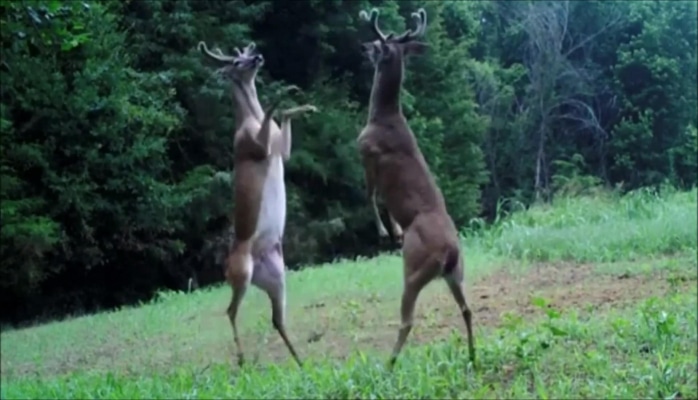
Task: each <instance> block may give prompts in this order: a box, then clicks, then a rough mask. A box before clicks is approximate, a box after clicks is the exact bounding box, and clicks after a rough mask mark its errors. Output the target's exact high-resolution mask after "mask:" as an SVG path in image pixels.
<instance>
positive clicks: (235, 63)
mask: <svg viewBox="0 0 698 400" xmlns="http://www.w3.org/2000/svg"><path fill="white" fill-rule="evenodd" d="M239 66H240V60H235V61H233V67H236V68H237V67H239Z"/></svg>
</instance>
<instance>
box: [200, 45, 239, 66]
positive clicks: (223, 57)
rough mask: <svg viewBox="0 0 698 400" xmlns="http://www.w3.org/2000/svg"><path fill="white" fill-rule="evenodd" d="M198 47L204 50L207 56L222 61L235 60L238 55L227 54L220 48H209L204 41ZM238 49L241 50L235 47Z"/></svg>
mask: <svg viewBox="0 0 698 400" xmlns="http://www.w3.org/2000/svg"><path fill="white" fill-rule="evenodd" d="M196 48H197V49H198V50H199V51H201V50H203V51H204V53H206V55H207V56H209V57H211V58H213V59H214V60H218V61H221V62H231V61H235V59H236V58H237V57H235V56H226V55H225V54H223V52H222V51H221V50H220V49H214V50H213V51H211V50H209V49H208V46H206V43H204V42H203V41H201V42H199V44H198V45H197V46H196ZM235 50H236V51H238V52H239V50H237V49H235Z"/></svg>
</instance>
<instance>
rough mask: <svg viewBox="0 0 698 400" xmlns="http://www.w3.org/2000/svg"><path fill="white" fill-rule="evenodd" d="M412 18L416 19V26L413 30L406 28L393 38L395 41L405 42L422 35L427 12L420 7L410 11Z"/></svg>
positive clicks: (425, 25) (425, 28)
mask: <svg viewBox="0 0 698 400" xmlns="http://www.w3.org/2000/svg"><path fill="white" fill-rule="evenodd" d="M412 18H414V19H416V20H417V27H416V28H415V29H414V30H411V29H408V30H407V31H406V32H405V33H403V34H402V35H400V36H398V37H397V38H395V41H397V42H400V43H405V42H409V41H411V40H415V39H417V38H419V37H421V36H423V35H424V32H425V31H426V30H427V12H426V11H425V10H424V9H423V8H420V9H419V10H417V12H413V13H412Z"/></svg>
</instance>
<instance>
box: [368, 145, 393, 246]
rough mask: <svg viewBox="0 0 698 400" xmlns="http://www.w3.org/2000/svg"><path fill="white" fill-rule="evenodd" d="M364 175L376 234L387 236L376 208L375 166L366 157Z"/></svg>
mask: <svg viewBox="0 0 698 400" xmlns="http://www.w3.org/2000/svg"><path fill="white" fill-rule="evenodd" d="M364 175H365V178H366V194H367V196H368V198H369V201H370V202H371V208H372V209H373V216H374V219H375V221H376V229H378V236H380V237H387V236H388V230H387V229H385V225H383V221H381V214H380V211H379V210H378V199H377V197H378V196H377V193H376V173H375V168H374V167H373V165H372V163H371V161H370V160H368V159H364Z"/></svg>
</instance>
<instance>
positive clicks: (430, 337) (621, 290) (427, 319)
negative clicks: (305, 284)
mask: <svg viewBox="0 0 698 400" xmlns="http://www.w3.org/2000/svg"><path fill="white" fill-rule="evenodd" d="M696 275H697V274H696V273H695V272H690V271H686V272H683V275H682V276H680V278H679V279H673V280H672V279H671V278H670V276H669V273H667V272H663V271H656V272H654V273H648V274H645V273H643V274H636V275H631V274H627V273H623V274H616V275H612V274H601V273H598V272H597V271H595V268H594V265H585V264H581V265H580V264H573V263H554V264H537V265H534V266H532V267H530V268H529V269H527V270H526V271H525V272H523V273H511V272H508V271H505V270H499V271H497V272H494V273H492V274H489V275H487V276H485V277H483V278H482V279H480V280H478V281H476V282H473V283H472V284H468V285H467V289H468V291H467V294H466V295H467V297H468V302H469V304H470V307H471V308H472V309H473V312H474V325H475V326H474V327H475V334H476V335H478V334H481V333H482V332H483V329H487V328H496V327H498V326H500V325H501V324H502V323H503V321H504V319H503V316H504V315H505V314H506V313H512V314H516V315H522V316H524V317H525V318H526V319H527V320H529V321H531V320H536V319H538V318H544V317H545V312H544V310H541V309H540V308H539V307H537V306H535V305H533V304H532V299H533V298H535V297H542V298H545V299H546V300H547V301H548V303H549V307H550V308H554V309H556V310H559V311H562V312H563V313H564V310H571V309H576V310H577V311H578V312H579V313H580V314H582V315H583V314H585V313H589V312H603V311H604V310H608V309H610V308H622V307H625V306H627V305H629V304H632V303H635V302H637V301H642V300H644V299H647V298H649V297H652V296H658V297H659V296H663V295H666V294H667V293H670V292H672V291H689V290H695V287H696ZM319 309H320V310H322V309H323V308H322V307H320V308H319ZM360 314H361V315H359V316H355V317H354V318H355V320H357V321H358V322H357V323H355V324H352V325H354V326H353V327H344V331H339V330H338V329H339V326H338V325H336V324H335V327H334V328H332V325H331V324H330V327H331V328H330V329H332V330H331V331H328V332H327V333H326V334H325V335H324V336H323V338H322V339H321V340H319V341H315V342H314V343H313V344H311V345H309V346H308V349H304V350H306V352H307V353H318V354H323V355H331V356H336V357H339V358H342V357H344V356H346V355H347V353H348V351H347V350H348V349H360V350H362V351H371V350H375V351H380V352H388V351H390V349H391V348H392V345H393V343H394V341H395V339H396V336H397V330H398V327H399V325H400V321H399V317H398V315H399V298H396V299H387V298H386V299H382V300H381V299H378V300H375V299H374V301H373V302H372V304H366V305H365V307H363V308H362V310H361V312H360ZM415 314H416V315H415V326H414V328H413V330H412V333H411V335H410V338H409V340H408V343H410V344H411V345H419V344H427V343H433V342H435V341H438V340H443V339H445V338H447V337H448V336H449V335H450V334H451V333H452V331H453V330H458V331H460V332H461V333H462V334H463V335H465V325H464V323H463V320H462V318H461V316H460V313H459V311H458V309H457V307H456V305H455V302H454V301H453V299H452V297H451V295H450V293H449V291H448V290H447V289H446V287H445V285H444V284H443V283H441V282H433V283H432V284H431V285H430V286H429V287H428V288H427V289H426V290H425V291H424V293H423V294H422V295H421V296H420V298H419V301H418V304H417V310H416V313H415ZM320 319H322V316H320ZM335 321H336V319H335ZM352 328H353V329H352ZM347 332H355V333H354V334H353V337H351V336H352V335H350V334H347ZM298 334H301V335H302V333H300V332H298ZM300 337H303V336H300ZM278 344H280V343H278ZM272 347H273V348H274V350H275V351H273V353H274V354H269V355H270V356H271V358H272V359H273V360H278V359H285V358H286V357H287V355H286V354H284V352H285V351H286V350H285V348H283V347H282V346H276V343H274V344H272ZM277 350H278V352H277ZM277 355H278V356H280V357H279V358H277Z"/></svg>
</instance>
